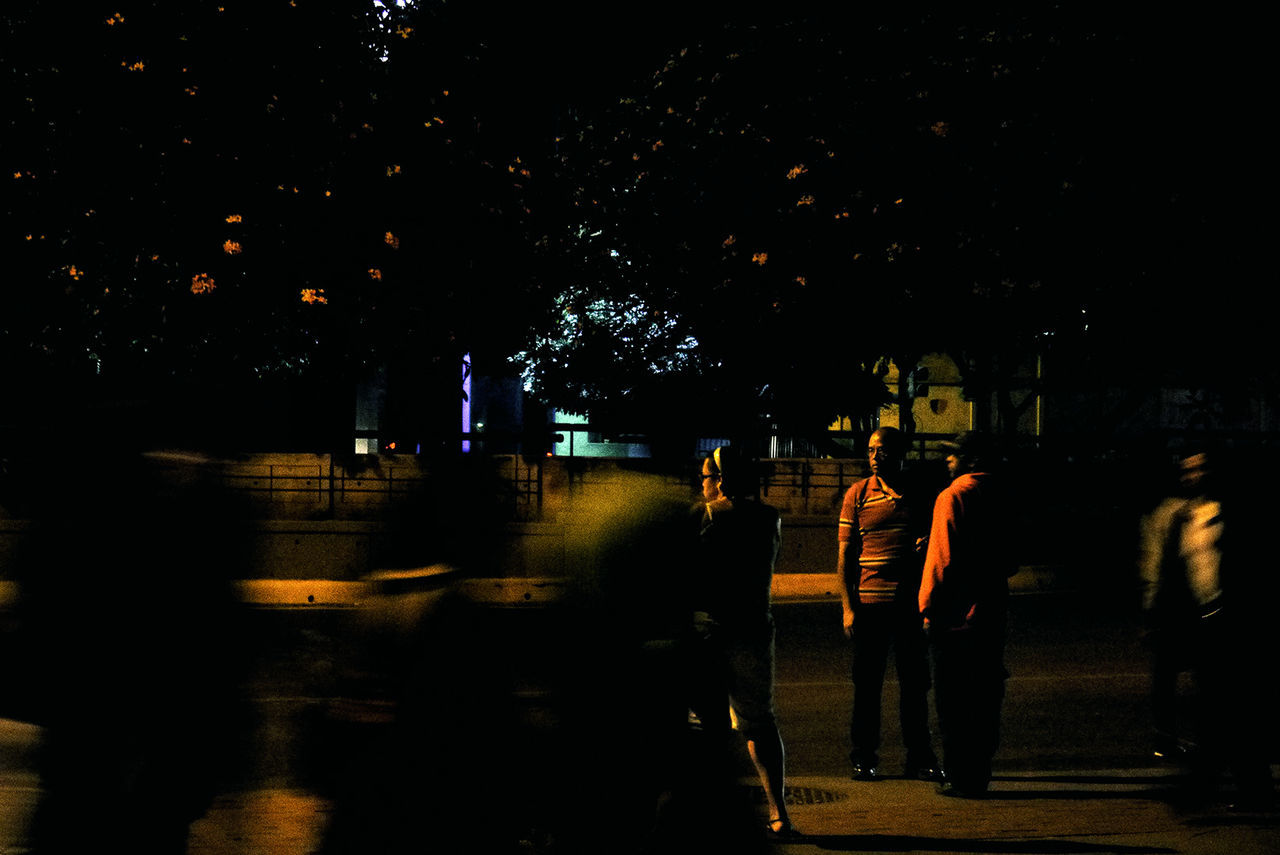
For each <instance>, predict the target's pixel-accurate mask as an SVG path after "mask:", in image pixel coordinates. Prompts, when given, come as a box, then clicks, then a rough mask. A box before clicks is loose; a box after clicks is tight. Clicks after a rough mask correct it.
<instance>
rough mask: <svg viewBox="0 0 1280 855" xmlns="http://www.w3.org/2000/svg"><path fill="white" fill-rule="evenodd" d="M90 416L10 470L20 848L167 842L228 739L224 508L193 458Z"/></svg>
mask: <svg viewBox="0 0 1280 855" xmlns="http://www.w3.org/2000/svg"><path fill="white" fill-rule="evenodd" d="M70 423H73V424H83V423H84V422H80V421H75V422H70ZM93 424H94V430H93V432H92V433H93V441H90V442H86V441H84V440H82V441H81V442H79V443H77V445H76V446H67V447H74V448H75V449H76V451H75V452H74V453H66V452H60V453H57V454H53V455H49V456H42V457H40V458H36V459H33V460H32V461H30V462H31V464H32V465H31V467H30V469H29V470H28V471H27V472H26V473H25V474H26V475H27V476H28V477H27V478H26V479H25V484H26V490H25V498H26V500H27V507H26V511H27V512H28V519H29V520H30V529H29V535H28V537H27V538H26V540H25V542H24V543H23V544H22V546H21V548H20V551H19V558H18V561H17V564H18V567H19V573H20V576H21V579H22V585H23V592H24V597H23V602H22V623H23V631H24V634H25V644H24V648H23V649H24V653H25V655H27V656H28V657H30V662H29V667H30V670H29V672H28V673H29V674H30V675H31V679H30V680H29V681H28V683H27V685H26V687H25V690H26V691H27V692H29V693H30V701H29V703H28V705H27V706H28V709H29V710H30V711H31V714H32V717H33V719H34V720H35V723H37V724H39V725H41V726H42V727H43V737H42V741H41V744H40V748H39V758H38V760H37V771H38V774H39V776H40V779H41V790H42V794H41V798H40V800H39V802H38V803H37V807H36V812H35V816H34V819H33V827H32V832H31V834H32V841H31V844H32V845H31V851H32V852H33V853H38V855H57V854H58V853H83V852H92V851H96V850H98V849H101V848H103V847H104V846H109V845H115V846H120V847H123V848H126V849H128V850H129V851H131V852H139V853H172V855H180V853H185V852H186V850H187V838H188V835H189V832H190V825H191V823H192V822H193V821H194V820H196V819H198V818H200V817H201V816H202V815H203V814H204V813H205V811H206V810H207V809H208V807H209V805H210V804H211V803H212V800H213V797H214V795H215V794H216V793H218V792H221V791H224V790H223V789H222V788H224V787H228V786H229V784H230V782H232V781H233V780H234V776H235V775H236V774H237V773H238V771H239V770H238V768H237V766H236V760H237V758H239V757H240V756H241V752H242V749H243V747H244V745H245V739H244V737H245V733H246V731H247V715H246V710H245V706H244V704H243V703H242V701H243V699H242V697H241V689H242V684H241V680H242V677H243V670H242V669H243V665H244V663H245V659H246V650H245V647H244V645H243V644H242V641H241V638H240V634H239V633H238V631H237V626H236V612H235V608H236V604H235V602H234V599H233V596H232V590H231V587H230V581H229V580H230V579H231V578H233V574H237V573H238V572H239V570H240V568H241V566H242V562H243V557H244V556H243V552H242V551H241V547H242V546H243V542H242V540H241V539H240V538H237V537H235V536H234V533H233V530H229V529H228V526H229V524H231V523H233V522H234V521H235V520H237V519H238V515H236V514H234V513H233V512H232V511H231V508H230V506H229V504H228V503H227V501H226V497H225V496H224V495H223V494H222V492H221V491H220V490H219V489H218V488H217V487H215V486H212V485H210V484H209V483H207V482H206V481H205V479H204V477H203V474H202V472H201V465H200V461H199V459H198V458H192V457H187V458H185V459H184V458H175V457H172V456H169V457H165V456H157V455H151V454H147V455H144V454H142V453H140V452H138V451H137V450H136V449H132V448H130V446H129V443H128V441H127V440H126V439H124V438H123V437H124V434H123V433H117V432H115V431H112V430H110V426H109V425H107V424H105V423H104V420H102V419H97V420H96V421H94V422H93Z"/></svg>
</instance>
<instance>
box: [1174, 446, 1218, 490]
mask: <svg viewBox="0 0 1280 855" xmlns="http://www.w3.org/2000/svg"><path fill="white" fill-rule="evenodd" d="M1213 475H1214V471H1213V462H1212V459H1211V458H1210V456H1209V453H1208V452H1206V451H1197V452H1194V453H1191V454H1186V455H1183V457H1182V459H1181V460H1179V461H1178V483H1180V484H1181V485H1182V489H1183V491H1184V492H1185V493H1186V494H1187V495H1188V496H1201V495H1205V494H1207V493H1210V492H1212V488H1213Z"/></svg>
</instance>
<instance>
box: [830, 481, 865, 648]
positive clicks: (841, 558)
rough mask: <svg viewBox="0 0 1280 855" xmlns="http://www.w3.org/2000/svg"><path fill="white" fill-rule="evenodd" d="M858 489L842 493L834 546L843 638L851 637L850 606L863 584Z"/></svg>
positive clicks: (855, 599) (852, 604) (852, 612)
mask: <svg viewBox="0 0 1280 855" xmlns="http://www.w3.org/2000/svg"><path fill="white" fill-rule="evenodd" d="M856 491H857V487H856V486H854V487H850V488H849V491H848V492H847V493H845V497H844V504H843V505H842V506H841V508H840V525H839V533H838V540H837V544H836V588H838V589H839V591H840V613H841V619H840V622H841V626H842V627H843V628H844V634H845V635H846V636H849V637H852V636H853V620H854V611H853V606H854V604H855V603H856V602H857V599H858V584H859V583H860V582H861V581H862V571H861V570H860V568H859V567H858V557H859V556H860V555H861V554H862V540H861V535H860V534H859V532H858V520H857V501H856V499H855V498H854V494H855V492H856ZM851 564H852V568H853V579H852V582H853V588H852V590H851V589H850V588H849V583H850V579H849V568H850V565H851Z"/></svg>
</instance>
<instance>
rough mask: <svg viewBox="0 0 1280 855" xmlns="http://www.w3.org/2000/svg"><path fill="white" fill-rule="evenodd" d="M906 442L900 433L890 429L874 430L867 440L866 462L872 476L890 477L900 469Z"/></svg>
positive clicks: (904, 454) (895, 429)
mask: <svg viewBox="0 0 1280 855" xmlns="http://www.w3.org/2000/svg"><path fill="white" fill-rule="evenodd" d="M906 450H907V441H906V439H905V438H904V437H903V436H902V431H900V430H898V429H897V428H892V427H882V428H876V430H875V431H873V432H872V434H871V436H870V437H868V438H867V462H868V463H869V464H870V465H871V473H872V474H873V475H892V474H893V473H895V472H897V471H898V470H899V469H900V468H902V459H903V457H904V456H906Z"/></svg>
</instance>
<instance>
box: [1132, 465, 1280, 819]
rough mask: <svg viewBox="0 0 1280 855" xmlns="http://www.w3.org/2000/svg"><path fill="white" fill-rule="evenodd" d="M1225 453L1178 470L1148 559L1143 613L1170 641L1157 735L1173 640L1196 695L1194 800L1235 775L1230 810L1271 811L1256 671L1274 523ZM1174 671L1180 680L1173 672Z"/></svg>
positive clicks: (1158, 689)
mask: <svg viewBox="0 0 1280 855" xmlns="http://www.w3.org/2000/svg"><path fill="white" fill-rule="evenodd" d="M1219 456H1220V453H1219V452H1217V451H1210V450H1188V451H1187V452H1186V453H1185V454H1184V455H1183V456H1182V457H1181V460H1180V463H1179V476H1180V483H1181V485H1182V488H1183V492H1184V495H1183V496H1182V497H1181V498H1180V499H1178V500H1174V501H1172V502H1171V503H1168V504H1166V505H1165V506H1163V508H1162V509H1163V512H1162V513H1161V514H1160V515H1159V516H1157V517H1156V518H1155V519H1154V520H1153V523H1152V525H1151V526H1150V527H1149V529H1148V544H1147V546H1146V547H1145V548H1144V550H1143V554H1144V558H1145V561H1144V563H1143V565H1142V575H1143V582H1144V587H1143V593H1144V596H1143V606H1144V614H1145V615H1146V618H1147V621H1146V622H1147V624H1148V626H1151V627H1155V628H1156V629H1157V631H1158V632H1159V633H1161V635H1162V636H1163V638H1162V642H1161V647H1159V648H1157V650H1158V651H1159V652H1161V653H1163V654H1165V656H1164V658H1163V659H1158V660H1157V662H1156V667H1155V668H1154V669H1153V673H1152V682H1153V684H1152V691H1153V697H1154V699H1155V700H1157V701H1158V702H1159V703H1158V705H1157V706H1156V708H1155V710H1154V712H1155V713H1156V716H1157V720H1156V724H1157V727H1159V728H1161V733H1162V734H1166V733H1167V731H1168V729H1170V727H1171V724H1170V721H1171V720H1172V719H1173V712H1172V710H1171V709H1170V705H1171V704H1172V703H1173V702H1174V699H1175V698H1174V690H1173V687H1172V685H1171V684H1172V683H1173V681H1174V680H1175V679H1176V670H1175V669H1176V668H1177V667H1180V666H1179V665H1177V664H1172V665H1171V664H1169V657H1168V650H1167V649H1166V648H1168V647H1169V645H1170V643H1171V642H1170V639H1169V637H1168V636H1170V635H1171V634H1175V635H1176V636H1177V640H1178V641H1180V642H1181V647H1180V650H1181V651H1183V652H1184V653H1185V655H1186V658H1185V660H1183V661H1185V662H1186V664H1188V665H1189V667H1190V670H1191V674H1192V679H1193V682H1194V683H1195V686H1196V689H1197V709H1196V715H1195V747H1194V749H1193V750H1192V751H1191V752H1190V758H1189V759H1190V761H1191V771H1192V780H1191V783H1192V791H1191V794H1190V795H1191V797H1192V799H1194V800H1199V801H1203V800H1208V799H1210V798H1211V797H1213V795H1214V794H1215V790H1216V788H1217V775H1218V773H1219V772H1220V771H1221V769H1222V768H1223V767H1225V768H1226V769H1229V770H1230V772H1231V776H1232V778H1233V783H1234V784H1235V792H1234V794H1233V795H1232V798H1233V799H1234V800H1233V802H1232V805H1233V806H1235V807H1237V808H1240V809H1244V810H1269V809H1271V808H1272V807H1274V805H1275V790H1274V787H1273V784H1272V780H1271V770H1270V765H1269V756H1268V753H1267V751H1268V747H1269V746H1268V745H1267V734H1268V733H1269V727H1268V726H1267V725H1266V724H1265V723H1264V722H1265V718H1266V716H1267V714H1268V698H1267V696H1266V695H1267V693H1266V691H1265V689H1264V686H1265V683H1264V682H1263V681H1262V680H1261V679H1260V674H1259V672H1258V669H1257V666H1256V664H1255V663H1256V662H1257V661H1262V662H1266V661H1269V660H1270V656H1269V655H1268V651H1269V650H1273V649H1274V646H1275V645H1274V642H1273V641H1272V640H1271V638H1270V636H1269V633H1268V632H1267V631H1266V629H1265V628H1266V627H1267V626H1268V625H1269V622H1270V621H1269V615H1268V614H1267V608H1268V607H1269V606H1270V605H1271V604H1272V603H1273V602H1274V596H1273V592H1271V591H1268V590H1267V588H1268V585H1273V584H1274V583H1272V582H1270V581H1269V580H1268V578H1267V576H1266V574H1264V573H1262V572H1260V570H1259V568H1260V567H1261V566H1265V565H1264V564H1263V556H1264V555H1265V547H1264V545H1263V544H1264V539H1265V534H1264V532H1265V531H1266V527H1267V525H1268V524H1269V523H1270V520H1269V519H1267V517H1266V509H1265V508H1262V507H1259V503H1258V502H1257V501H1256V499H1255V498H1254V497H1253V496H1247V495H1243V491H1241V490H1239V489H1237V488H1235V487H1234V486H1233V485H1232V484H1230V483H1229V481H1228V480H1227V478H1226V477H1224V474H1223V472H1222V468H1223V467H1221V465H1220V464H1219V462H1218V457H1219ZM1171 672H1172V673H1171Z"/></svg>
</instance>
